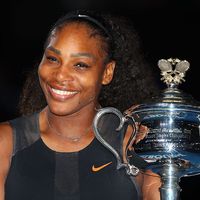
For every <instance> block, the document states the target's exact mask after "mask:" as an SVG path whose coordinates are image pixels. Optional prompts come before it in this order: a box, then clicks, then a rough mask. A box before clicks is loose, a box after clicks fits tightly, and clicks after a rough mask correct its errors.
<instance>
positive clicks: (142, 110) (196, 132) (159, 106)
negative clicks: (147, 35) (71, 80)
mask: <svg viewBox="0 0 200 200" xmlns="http://www.w3.org/2000/svg"><path fill="white" fill-rule="evenodd" d="M158 67H159V68H160V70H161V76H162V78H161V80H162V81H163V82H164V83H165V84H166V86H167V87H166V89H164V90H163V91H162V92H161V94H160V95H159V96H157V97H152V98H151V100H150V101H149V102H147V103H142V104H140V105H138V106H137V107H135V106H133V108H130V109H129V110H128V111H127V112H126V113H124V114H121V113H120V111H118V110H117V109H115V108H112V107H108V108H103V109H101V110H99V112H98V113H97V115H96V117H95V119H94V131H95V135H96V137H97V139H99V141H101V142H102V144H104V145H105V146H106V147H107V148H108V149H109V150H110V151H111V152H113V153H114V154H115V156H116V158H117V160H118V168H120V167H125V168H126V169H127V172H129V173H128V174H129V175H130V176H131V175H136V174H137V173H138V170H137V169H136V168H134V166H131V165H130V164H128V163H124V161H123V158H122V156H123V155H122V154H123V153H122V152H121V151H120V150H119V149H120V147H119V145H120V144H121V143H120V142H118V144H119V145H118V146H117V145H114V144H112V143H111V142H110V141H113V138H115V137H117V136H116V135H114V134H111V136H107V135H104V131H100V128H99V122H100V121H101V118H104V116H106V115H108V114H110V115H111V114H113V115H116V116H117V117H118V118H119V122H118V127H117V130H118V131H119V130H122V129H123V127H124V126H125V125H126V124H132V126H133V128H135V121H136V122H140V124H141V125H145V126H147V127H148V129H149V130H148V132H147V133H146V134H143V135H139V132H137V131H135V132H134V133H133V135H132V138H131V139H130V141H131V140H132V139H133V138H134V137H140V139H139V140H137V142H136V143H135V145H134V149H135V151H136V153H137V154H138V155H140V156H141V157H143V158H144V159H145V160H146V161H147V162H148V163H149V169H151V170H152V171H153V172H155V173H158V174H159V175H160V176H161V179H162V186H161V188H160V194H161V199H162V200H177V199H179V196H180V192H181V188H180V186H179V181H180V178H181V177H187V176H194V175H199V174H200V102H198V101H196V100H195V99H193V97H192V96H191V95H189V94H186V93H184V92H183V91H182V90H180V89H179V88H178V86H179V85H180V84H181V83H182V82H183V81H185V79H184V78H185V73H186V71H187V70H188V69H189V67H190V64H189V62H188V61H186V60H179V59H177V58H175V59H173V58H169V59H161V60H159V61H158ZM121 132H122V134H124V133H123V131H121ZM109 137H113V138H109ZM115 141H117V139H116V138H115ZM130 171H132V173H130Z"/></svg>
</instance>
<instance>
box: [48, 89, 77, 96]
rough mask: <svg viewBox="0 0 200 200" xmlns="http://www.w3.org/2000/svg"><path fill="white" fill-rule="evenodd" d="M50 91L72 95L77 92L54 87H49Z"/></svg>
mask: <svg viewBox="0 0 200 200" xmlns="http://www.w3.org/2000/svg"><path fill="white" fill-rule="evenodd" d="M51 89H52V91H53V92H54V93H56V94H59V95H72V94H76V93H77V92H75V91H74V92H72V91H66V90H57V89H54V88H51Z"/></svg>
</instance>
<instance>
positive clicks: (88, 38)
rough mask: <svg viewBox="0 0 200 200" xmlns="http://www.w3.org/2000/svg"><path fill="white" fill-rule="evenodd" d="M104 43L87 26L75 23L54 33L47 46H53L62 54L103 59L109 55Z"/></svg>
mask: <svg viewBox="0 0 200 200" xmlns="http://www.w3.org/2000/svg"><path fill="white" fill-rule="evenodd" d="M103 43H104V42H103V41H102V40H101V38H100V36H99V35H97V34H96V35H95V34H93V31H92V29H91V28H90V27H89V26H88V25H87V24H82V23H74V22H73V23H69V24H66V25H65V26H62V27H60V28H59V29H56V30H55V31H54V32H52V35H51V37H50V41H49V43H48V45H47V46H53V47H54V48H56V49H59V50H60V51H61V52H74V53H76V52H84V53H89V54H93V55H94V56H95V57H99V58H101V59H102V58H105V56H106V55H107V54H106V52H105V50H104V44H103Z"/></svg>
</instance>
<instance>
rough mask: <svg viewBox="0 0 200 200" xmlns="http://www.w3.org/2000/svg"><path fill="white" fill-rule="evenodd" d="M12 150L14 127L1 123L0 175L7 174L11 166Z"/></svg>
mask: <svg viewBox="0 0 200 200" xmlns="http://www.w3.org/2000/svg"><path fill="white" fill-rule="evenodd" d="M12 150H13V136H12V127H11V126H10V124H9V123H8V122H3V123H0V163H1V165H0V175H2V173H5V172H6V170H7V168H8V166H9V163H10V159H11V156H12Z"/></svg>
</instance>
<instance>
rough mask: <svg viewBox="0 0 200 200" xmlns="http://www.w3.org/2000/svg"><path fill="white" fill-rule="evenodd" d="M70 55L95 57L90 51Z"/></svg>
mask: <svg viewBox="0 0 200 200" xmlns="http://www.w3.org/2000/svg"><path fill="white" fill-rule="evenodd" d="M71 56H72V57H81V56H83V57H88V58H92V59H95V57H94V56H93V55H92V54H90V53H73V54H71Z"/></svg>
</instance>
